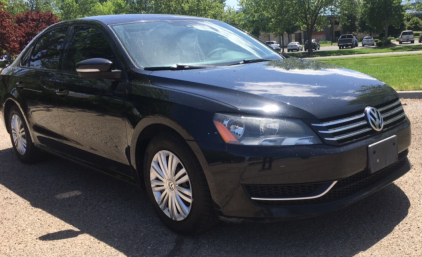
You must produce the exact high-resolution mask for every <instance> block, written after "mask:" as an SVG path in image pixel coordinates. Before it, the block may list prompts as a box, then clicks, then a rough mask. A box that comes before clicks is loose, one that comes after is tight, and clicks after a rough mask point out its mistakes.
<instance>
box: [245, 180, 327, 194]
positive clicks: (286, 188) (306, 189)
mask: <svg viewBox="0 0 422 257" xmlns="http://www.w3.org/2000/svg"><path fill="white" fill-rule="evenodd" d="M324 184H326V183H307V184H292V185H244V188H245V190H246V192H247V193H248V195H250V196H252V197H262V198H265V197H266V198H289V197H290V198H292V197H303V196H308V195H311V194H312V193H313V192H315V191H316V190H317V189H318V188H319V187H321V186H322V185H324Z"/></svg>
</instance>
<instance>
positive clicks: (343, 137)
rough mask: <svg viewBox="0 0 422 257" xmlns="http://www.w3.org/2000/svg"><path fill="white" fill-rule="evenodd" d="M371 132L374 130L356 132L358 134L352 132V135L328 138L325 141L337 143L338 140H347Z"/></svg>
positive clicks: (367, 129)
mask: <svg viewBox="0 0 422 257" xmlns="http://www.w3.org/2000/svg"><path fill="white" fill-rule="evenodd" d="M371 130H372V129H370V128H366V129H361V130H358V131H356V132H352V133H348V134H344V135H341V136H337V137H334V138H326V139H325V140H328V141H337V140H342V139H346V138H349V137H353V136H357V135H360V134H363V133H366V132H368V131H371Z"/></svg>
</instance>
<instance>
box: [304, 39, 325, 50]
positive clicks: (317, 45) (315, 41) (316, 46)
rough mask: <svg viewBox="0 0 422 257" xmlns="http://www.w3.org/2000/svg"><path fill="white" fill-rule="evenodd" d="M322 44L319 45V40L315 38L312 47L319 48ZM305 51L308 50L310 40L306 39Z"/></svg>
mask: <svg viewBox="0 0 422 257" xmlns="http://www.w3.org/2000/svg"><path fill="white" fill-rule="evenodd" d="M320 48H321V46H320V45H319V42H318V41H317V40H315V39H312V49H314V50H319V49H320ZM305 51H308V40H306V41H305Z"/></svg>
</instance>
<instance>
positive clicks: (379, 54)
mask: <svg viewBox="0 0 422 257" xmlns="http://www.w3.org/2000/svg"><path fill="white" fill-rule="evenodd" d="M405 54H422V51H404V52H389V53H377V54H351V55H339V56H323V57H305V59H312V60H318V59H334V58H353V57H365V56H368V57H370V56H384V55H405Z"/></svg>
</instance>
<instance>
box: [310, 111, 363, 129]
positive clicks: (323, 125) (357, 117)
mask: <svg viewBox="0 0 422 257" xmlns="http://www.w3.org/2000/svg"><path fill="white" fill-rule="evenodd" d="M363 117H365V114H363V113H362V114H359V115H355V116H352V117H349V118H345V119H340V120H335V121H330V122H324V123H320V124H312V126H317V127H327V126H332V125H337V124H341V123H345V122H349V121H352V120H357V119H360V118H363Z"/></svg>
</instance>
